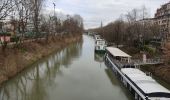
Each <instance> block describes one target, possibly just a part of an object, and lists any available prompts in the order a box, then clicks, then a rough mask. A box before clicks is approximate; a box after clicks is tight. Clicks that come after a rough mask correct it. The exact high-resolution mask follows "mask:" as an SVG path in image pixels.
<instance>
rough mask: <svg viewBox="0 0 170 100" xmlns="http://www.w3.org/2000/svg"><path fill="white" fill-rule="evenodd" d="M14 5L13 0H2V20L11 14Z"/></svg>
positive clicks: (0, 8)
mask: <svg viewBox="0 0 170 100" xmlns="http://www.w3.org/2000/svg"><path fill="white" fill-rule="evenodd" d="M13 7H14V4H13V0H0V20H3V19H4V18H6V17H7V16H9V15H10V13H11V11H12V10H13Z"/></svg>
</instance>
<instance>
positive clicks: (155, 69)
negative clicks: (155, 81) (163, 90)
mask: <svg viewBox="0 0 170 100" xmlns="http://www.w3.org/2000/svg"><path fill="white" fill-rule="evenodd" d="M122 49H123V50H124V51H125V52H127V53H128V54H130V55H132V57H133V58H132V59H142V53H140V50H138V49H136V48H133V47H132V48H122ZM169 50H170V48H169ZM164 55H165V56H168V54H167V53H166V54H164ZM164 55H163V59H165V64H161V65H146V66H142V67H141V69H142V70H144V71H147V72H151V73H152V74H153V75H154V76H156V77H158V78H159V79H161V80H163V81H165V82H166V83H170V65H169V64H168V63H169V60H168V59H169V58H167V57H165V56H164ZM147 57H149V58H150V57H151V58H152V56H151V55H147Z"/></svg>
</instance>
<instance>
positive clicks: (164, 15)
mask: <svg viewBox="0 0 170 100" xmlns="http://www.w3.org/2000/svg"><path fill="white" fill-rule="evenodd" d="M155 23H156V24H158V25H159V26H160V29H161V33H162V34H164V35H165V36H166V37H168V36H169V35H170V2H168V3H166V4H164V5H162V6H161V7H160V8H159V9H157V11H156V13H155Z"/></svg>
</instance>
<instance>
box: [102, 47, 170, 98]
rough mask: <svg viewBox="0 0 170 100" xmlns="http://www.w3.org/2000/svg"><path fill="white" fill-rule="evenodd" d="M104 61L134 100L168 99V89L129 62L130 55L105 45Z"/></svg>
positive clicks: (169, 93)
mask: <svg viewBox="0 0 170 100" xmlns="http://www.w3.org/2000/svg"><path fill="white" fill-rule="evenodd" d="M105 63H106V65H107V66H108V67H110V68H111V69H112V71H113V72H114V73H115V75H116V76H117V77H118V79H120V80H121V82H122V83H123V84H124V86H125V87H127V88H128V90H129V91H130V92H131V93H132V95H133V96H134V99H135V100H170V91H169V90H168V89H166V88H165V87H163V86H161V85H160V84H159V83H158V82H156V81H155V80H154V79H153V78H152V77H151V76H149V75H146V74H145V73H144V72H142V71H141V70H140V69H138V67H137V66H134V65H133V63H131V56H130V55H128V54H127V53H125V52H123V51H121V50H120V49H118V48H115V47H107V48H106V55H105Z"/></svg>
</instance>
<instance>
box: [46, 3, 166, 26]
mask: <svg viewBox="0 0 170 100" xmlns="http://www.w3.org/2000/svg"><path fill="white" fill-rule="evenodd" d="M53 2H54V3H55V4H56V11H57V12H62V13H64V14H71V15H73V14H79V15H81V16H82V17H83V19H84V26H85V28H86V29H87V28H94V27H99V26H100V25H101V21H102V22H103V24H104V25H106V24H108V23H109V22H111V21H114V20H116V19H117V18H119V16H120V15H121V14H126V13H127V12H128V11H131V10H132V9H133V8H141V7H142V6H143V5H145V6H146V8H147V9H148V12H149V13H150V17H153V16H154V13H155V12H156V9H157V8H159V7H160V6H161V5H162V4H164V3H167V2H169V0H47V1H46V3H45V4H46V7H47V9H48V10H51V11H53Z"/></svg>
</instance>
